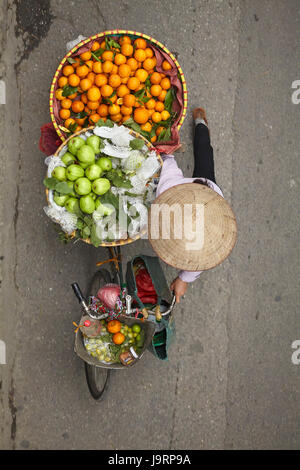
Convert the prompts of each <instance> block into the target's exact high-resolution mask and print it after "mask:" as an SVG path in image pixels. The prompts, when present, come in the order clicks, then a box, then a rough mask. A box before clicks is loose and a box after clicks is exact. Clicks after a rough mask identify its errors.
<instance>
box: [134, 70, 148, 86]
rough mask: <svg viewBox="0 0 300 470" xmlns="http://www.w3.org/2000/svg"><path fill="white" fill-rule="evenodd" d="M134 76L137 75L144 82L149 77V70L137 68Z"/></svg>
mask: <svg viewBox="0 0 300 470" xmlns="http://www.w3.org/2000/svg"><path fill="white" fill-rule="evenodd" d="M134 76H135V77H137V78H138V79H139V81H140V82H141V83H144V82H145V81H146V80H147V78H148V72H147V70H145V69H137V71H136V72H135V74H134Z"/></svg>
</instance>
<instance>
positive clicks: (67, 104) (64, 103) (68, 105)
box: [60, 98, 72, 109]
mask: <svg viewBox="0 0 300 470" xmlns="http://www.w3.org/2000/svg"><path fill="white" fill-rule="evenodd" d="M60 104H61V107H62V108H64V109H70V108H71V106H72V100H70V99H69V98H64V99H63V100H61V103H60Z"/></svg>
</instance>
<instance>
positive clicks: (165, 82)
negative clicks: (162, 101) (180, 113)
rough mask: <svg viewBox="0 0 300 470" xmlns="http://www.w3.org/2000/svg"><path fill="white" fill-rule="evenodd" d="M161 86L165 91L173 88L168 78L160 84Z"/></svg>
mask: <svg viewBox="0 0 300 470" xmlns="http://www.w3.org/2000/svg"><path fill="white" fill-rule="evenodd" d="M160 86H161V87H162V89H163V90H169V88H171V82H170V79H169V78H168V77H165V78H163V79H162V81H161V82H160Z"/></svg>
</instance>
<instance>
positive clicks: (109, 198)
mask: <svg viewBox="0 0 300 470" xmlns="http://www.w3.org/2000/svg"><path fill="white" fill-rule="evenodd" d="M101 204H111V205H112V206H113V207H114V208H115V209H116V211H118V210H119V199H118V198H117V196H115V195H114V194H113V193H112V192H111V191H107V192H106V193H105V194H103V196H101Z"/></svg>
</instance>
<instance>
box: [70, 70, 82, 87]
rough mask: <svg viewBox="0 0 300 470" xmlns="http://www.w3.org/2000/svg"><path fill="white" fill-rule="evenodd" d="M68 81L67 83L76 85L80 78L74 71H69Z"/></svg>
mask: <svg viewBox="0 0 300 470" xmlns="http://www.w3.org/2000/svg"><path fill="white" fill-rule="evenodd" d="M68 82H69V85H71V86H74V87H76V86H78V85H79V82H80V78H79V77H78V75H76V73H71V75H69V77H68Z"/></svg>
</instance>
